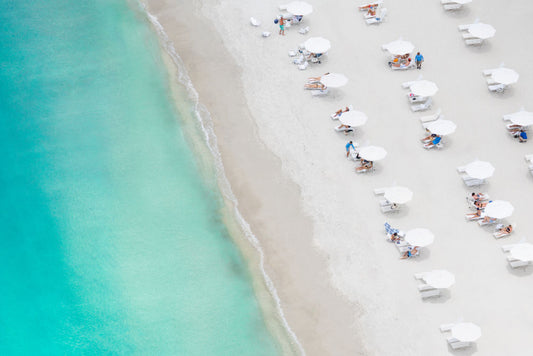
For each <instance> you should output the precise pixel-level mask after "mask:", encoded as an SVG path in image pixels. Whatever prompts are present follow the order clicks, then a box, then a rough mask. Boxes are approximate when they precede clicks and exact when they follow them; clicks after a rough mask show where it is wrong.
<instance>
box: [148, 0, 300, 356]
mask: <svg viewBox="0 0 533 356" xmlns="http://www.w3.org/2000/svg"><path fill="white" fill-rule="evenodd" d="M138 5H139V8H140V9H141V11H142V12H143V13H144V14H145V15H146V19H147V20H148V22H149V24H150V25H151V27H152V28H153V30H154V32H155V33H156V34H157V37H158V39H159V44H160V47H161V49H162V54H163V56H164V57H165V56H167V60H165V64H167V67H168V68H167V71H168V73H169V79H170V80H169V81H170V85H171V87H172V88H171V89H172V90H173V91H180V89H181V91H185V93H186V94H187V97H188V99H189V102H188V103H187V104H188V105H192V106H193V112H192V113H190V114H192V115H187V113H184V115H183V116H182V117H183V120H184V121H186V120H187V119H193V120H195V122H194V123H193V124H192V125H191V123H190V122H189V123H188V124H189V125H187V123H186V125H184V126H185V127H184V130H185V131H187V133H188V135H187V137H188V139H189V140H190V141H192V142H190V143H191V148H192V149H193V152H194V153H195V156H196V157H197V159H198V160H199V163H200V169H201V170H203V173H206V172H211V173H212V174H214V175H215V177H216V184H217V185H218V188H219V190H220V193H221V195H222V197H223V200H224V207H223V208H224V209H225V211H223V212H222V214H223V218H224V222H225V224H226V226H227V228H228V231H229V233H230V236H231V237H232V239H233V240H234V242H235V244H236V247H237V248H238V249H239V250H241V253H243V255H245V257H246V260H247V264H248V266H249V268H250V269H251V276H252V277H253V279H254V280H253V281H252V282H253V285H254V291H255V293H256V296H257V298H258V302H259V305H260V306H261V309H262V310H263V313H264V314H268V313H269V312H275V313H276V314H277V317H278V319H279V323H280V324H281V326H282V327H283V329H284V330H283V331H284V332H285V333H286V335H288V338H289V340H288V341H289V343H290V345H288V343H287V340H286V339H287V337H286V335H280V333H279V332H276V330H272V329H273V328H275V326H273V325H271V323H267V327H268V328H269V329H270V331H271V332H272V333H273V336H274V337H275V338H276V339H277V341H278V342H279V343H280V346H281V348H282V351H283V353H284V354H295V353H297V354H301V355H305V350H304V348H303V346H302V345H301V343H300V341H299V340H298V337H297V336H296V334H295V333H294V331H293V330H292V328H291V327H290V325H289V323H288V321H287V319H286V318H285V314H284V311H283V308H282V305H281V300H280V298H279V296H278V292H277V290H276V287H275V286H274V283H273V281H272V279H271V278H270V276H269V275H268V273H267V272H266V270H265V255H264V251H263V249H262V247H261V244H260V242H259V240H258V239H257V237H256V236H255V235H254V233H253V232H252V230H251V228H250V225H249V224H248V223H247V221H246V220H245V219H244V218H243V216H242V214H241V212H240V210H239V203H238V200H237V198H236V197H235V195H234V193H233V190H232V188H231V184H230V182H229V181H228V179H227V176H226V173H225V170H224V165H223V162H222V157H221V154H220V151H219V150H218V144H217V137H216V135H215V132H214V128H213V123H212V118H211V115H210V113H209V111H208V110H207V109H206V107H205V106H204V105H202V103H201V102H200V100H199V96H198V93H197V91H196V89H195V88H194V85H193V83H192V81H191V79H190V77H189V75H188V73H187V71H186V69H185V65H184V64H183V62H182V60H181V58H180V56H179V54H178V53H177V52H176V50H175V48H174V45H173V43H172V42H171V41H170V40H169V38H168V36H167V34H166V32H165V30H164V28H163V26H162V25H161V24H160V22H159V21H158V19H157V17H156V16H154V15H152V14H151V13H150V12H149V11H148V9H147V7H146V4H144V3H142V2H141V1H140V0H139V2H138ZM179 97H180V96H179V95H175V99H176V100H175V106H176V107H178V106H180V105H179V104H182V103H179V102H178V101H177V98H179ZM176 110H178V111H179V108H176ZM180 113H181V112H180ZM195 141H196V142H195ZM205 148H207V150H206V149H205ZM206 154H208V157H206ZM242 239H245V240H246V243H247V244H248V245H249V246H251V247H252V248H253V250H254V255H255V256H253V255H252V254H251V253H247V251H243V250H246V246H243V244H242V243H240V240H242ZM254 272H255V273H254ZM257 272H259V274H258V273H257ZM257 279H261V281H258V280H257ZM265 292H267V293H268V295H269V296H270V297H269V298H268V299H269V300H266V299H267V298H265V297H262V295H261V294H265ZM272 309H275V310H272ZM265 319H268V318H267V317H265Z"/></svg>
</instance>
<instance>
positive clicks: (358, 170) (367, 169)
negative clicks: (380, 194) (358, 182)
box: [355, 166, 375, 173]
mask: <svg viewBox="0 0 533 356" xmlns="http://www.w3.org/2000/svg"><path fill="white" fill-rule="evenodd" d="M374 171H375V168H374V166H372V168H365V169H356V170H355V172H356V173H367V172H374Z"/></svg>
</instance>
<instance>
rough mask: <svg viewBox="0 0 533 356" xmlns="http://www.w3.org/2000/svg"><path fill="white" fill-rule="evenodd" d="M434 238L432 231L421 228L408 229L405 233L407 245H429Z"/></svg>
mask: <svg viewBox="0 0 533 356" xmlns="http://www.w3.org/2000/svg"><path fill="white" fill-rule="evenodd" d="M434 239H435V236H434V235H433V233H432V232H431V231H429V230H428V229H423V228H417V229H413V230H409V231H407V233H406V234H405V241H407V242H408V243H409V245H413V246H418V247H424V246H428V245H431V244H432V243H433V240H434Z"/></svg>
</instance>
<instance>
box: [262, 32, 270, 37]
mask: <svg viewBox="0 0 533 356" xmlns="http://www.w3.org/2000/svg"><path fill="white" fill-rule="evenodd" d="M261 36H263V37H269V36H270V32H268V31H263V32H262V33H261Z"/></svg>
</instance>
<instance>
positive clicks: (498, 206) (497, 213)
mask: <svg viewBox="0 0 533 356" xmlns="http://www.w3.org/2000/svg"><path fill="white" fill-rule="evenodd" d="M513 211H514V207H513V205H512V204H511V203H509V202H508V201H504V200H494V201H492V202H490V203H488V204H487V206H486V207H485V215H487V216H490V217H491V218H495V219H503V218H507V217H509V216H511V215H513Z"/></svg>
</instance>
